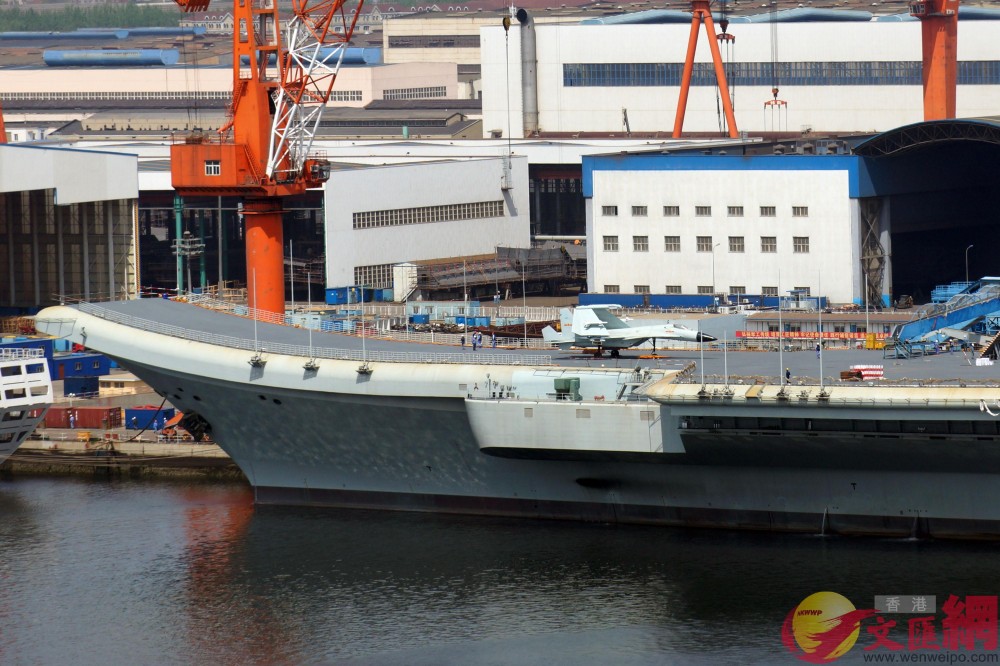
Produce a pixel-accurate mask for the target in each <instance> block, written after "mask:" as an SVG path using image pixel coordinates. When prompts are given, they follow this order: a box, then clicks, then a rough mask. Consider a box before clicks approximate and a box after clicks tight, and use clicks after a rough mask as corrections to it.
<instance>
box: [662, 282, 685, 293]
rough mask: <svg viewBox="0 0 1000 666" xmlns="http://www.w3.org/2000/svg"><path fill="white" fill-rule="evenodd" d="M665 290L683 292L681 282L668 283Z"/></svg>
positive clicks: (667, 291)
mask: <svg viewBox="0 0 1000 666" xmlns="http://www.w3.org/2000/svg"><path fill="white" fill-rule="evenodd" d="M663 292H664V293H665V294H679V293H681V286H680V285H679V284H668V285H667V286H666V287H665V288H664V290H663Z"/></svg>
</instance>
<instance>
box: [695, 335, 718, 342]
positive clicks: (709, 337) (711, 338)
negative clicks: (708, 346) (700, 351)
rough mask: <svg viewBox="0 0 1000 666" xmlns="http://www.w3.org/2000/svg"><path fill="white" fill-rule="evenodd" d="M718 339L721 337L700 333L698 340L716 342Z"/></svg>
mask: <svg viewBox="0 0 1000 666" xmlns="http://www.w3.org/2000/svg"><path fill="white" fill-rule="evenodd" d="M718 339H719V338H717V337H715V336H714V335H709V334H708V333H699V334H698V342H715V341H716V340H718Z"/></svg>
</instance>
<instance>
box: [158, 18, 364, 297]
mask: <svg viewBox="0 0 1000 666" xmlns="http://www.w3.org/2000/svg"><path fill="white" fill-rule="evenodd" d="M176 2H177V4H178V5H180V6H181V8H182V9H183V10H184V11H204V10H206V9H207V8H208V0H176ZM346 4H347V0H294V2H293V5H292V18H291V19H290V20H289V22H288V27H287V39H286V41H285V43H284V44H283V43H282V39H281V31H280V29H279V26H280V20H279V16H278V7H277V3H276V1H275V0H234V2H233V19H234V27H233V97H232V101H231V102H230V104H229V108H228V115H229V120H228V122H227V123H226V124H225V125H224V126H223V127H222V128H220V130H219V132H218V135H216V136H214V137H211V136H206V135H204V134H201V133H188V134H187V135H185V136H184V137H183V138H182V140H181V141H179V142H175V143H174V144H173V145H172V146H171V149H170V160H171V174H172V180H173V186H174V189H175V190H176V192H177V194H178V195H179V196H242V197H243V199H244V206H243V215H244V219H245V221H246V243H247V282H248V285H250V289H249V305H250V307H251V308H254V309H257V310H262V311H265V312H271V313H274V314H283V313H284V308H285V300H284V255H283V240H282V224H281V213H282V204H281V200H282V198H284V197H287V196H294V195H297V194H303V193H304V192H305V191H306V190H307V189H310V188H313V187H320V186H322V184H323V183H324V182H326V180H327V179H328V178H329V175H330V167H329V163H328V162H327V161H326V160H325V159H320V158H316V157H313V156H310V151H311V149H312V143H313V140H314V139H315V136H316V131H317V129H318V127H319V122H320V119H321V116H322V111H323V108H324V107H325V106H326V104H327V102H329V100H330V95H331V92H332V90H333V85H334V82H335V80H336V77H337V72H338V71H339V69H340V65H341V62H342V61H343V55H344V52H345V50H346V47H347V44H348V43H349V42H350V39H351V37H352V35H353V33H354V27H355V25H356V24H357V20H358V15H359V13H360V11H361V7H362V0H356V2H352V6H351V7H350V8H349V9H348V8H347V7H345V5H346Z"/></svg>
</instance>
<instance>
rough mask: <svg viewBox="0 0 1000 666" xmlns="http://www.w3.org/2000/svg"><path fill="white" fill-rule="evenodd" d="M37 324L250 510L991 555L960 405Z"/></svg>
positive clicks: (78, 317) (989, 440) (90, 320)
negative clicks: (651, 528)
mask: <svg viewBox="0 0 1000 666" xmlns="http://www.w3.org/2000/svg"><path fill="white" fill-rule="evenodd" d="M39 326H40V327H41V328H43V330H44V329H45V328H48V329H49V332H54V333H57V334H60V333H61V334H63V335H67V336H69V337H71V338H74V339H80V338H82V337H83V336H82V335H80V334H81V332H82V330H83V329H84V328H85V330H86V343H87V344H88V346H91V347H92V348H94V349H98V350H100V351H103V352H105V353H107V354H108V355H110V356H112V357H113V358H115V359H117V360H118V361H120V362H121V364H122V365H124V366H125V367H127V368H129V369H130V370H131V371H132V372H134V373H135V374H136V375H137V376H139V377H140V378H142V379H143V380H144V381H146V382H147V383H149V384H150V385H151V386H153V387H154V388H155V389H156V390H157V391H159V392H160V393H161V394H162V395H163V396H164V397H166V398H167V399H168V400H169V401H170V402H171V403H173V404H174V405H175V406H176V407H178V408H179V409H181V410H182V411H184V412H186V413H197V414H198V415H200V416H201V417H203V418H204V420H205V421H206V422H207V423H208V424H210V426H211V434H212V436H213V438H214V439H215V440H216V441H217V442H218V443H219V445H220V446H221V447H222V448H223V449H224V450H225V451H226V452H227V453H228V454H229V455H230V456H232V458H233V460H234V461H235V462H236V463H237V464H238V465H239V466H240V468H241V469H242V470H243V471H244V473H245V474H246V476H247V478H248V479H249V481H250V483H251V484H252V485H253V487H254V490H255V496H256V499H257V501H258V502H260V503H266V504H295V505H313V506H331V507H359V508H387V509H398V510H409V511H440V512H455V513H467V514H481V515H502V516H521V517H530V518H556V519H573V520H587V521H603V522H622V523H644V524H660V525H675V526H697V527H720V528H737V529H754V530H774V531H797V532H810V533H828V534H835V533H843V534H870V535H885V536H902V537H905V536H930V537H960V538H1000V484H998V483H997V481H998V473H1000V447H998V444H1000V435H998V434H997V433H998V430H997V426H996V424H995V423H993V422H992V421H990V420H987V417H985V416H982V415H981V414H980V413H979V410H978V409H975V410H974V411H975V414H974V416H973V415H972V414H971V412H969V410H968V405H969V404H972V405H976V404H977V403H976V400H977V398H970V397H969V396H970V395H972V394H973V389H958V388H956V389H953V390H951V391H952V392H951V393H948V394H947V395H946V396H945V398H942V400H939V401H935V400H932V399H930V398H927V399H926V400H924V399H921V400H920V401H919V402H918V401H916V400H915V399H914V398H912V397H911V396H910V394H909V393H905V392H904V395H903V397H902V398H901V399H900V400H897V403H898V404H897V406H895V407H893V406H888V407H883V406H879V405H880V403H879V402H878V401H879V400H881V399H882V397H881V396H880V395H879V392H880V391H881V389H858V390H857V391H855V392H854V393H852V390H851V389H846V388H844V389H841V388H838V389H835V390H834V391H833V397H832V398H829V397H827V396H825V395H824V396H823V397H822V399H821V397H820V396H819V395H818V394H815V392H814V394H812V395H810V396H805V395H803V396H801V397H800V396H796V399H795V400H794V401H787V400H786V401H777V400H775V399H774V397H773V396H771V395H769V394H767V392H766V391H763V390H760V389H759V388H749V387H743V388H742V389H741V391H743V392H744V393H745V395H743V394H737V395H736V396H730V395H728V394H727V397H725V398H723V399H710V400H708V399H702V398H701V397H700V396H699V394H698V393H697V388H698V387H697V386H683V385H671V386H667V387H666V388H662V389H660V395H658V394H657V392H656V391H655V390H654V391H650V392H649V395H651V396H652V398H653V399H652V400H648V399H645V400H644V399H642V396H638V399H636V400H635V401H628V400H615V399H614V398H615V396H619V395H621V394H620V393H619V392H617V391H616V390H615V386H625V384H623V383H622V382H623V380H622V378H621V376H620V375H621V373H619V372H618V371H615V370H610V369H608V370H603V369H592V370H584V369H580V368H577V369H573V370H572V371H571V374H572V375H574V376H576V377H579V378H580V386H581V388H580V392H581V394H582V398H581V399H580V400H579V401H572V402H571V401H568V400H555V399H553V398H552V397H550V396H551V394H548V393H546V391H552V390H553V378H557V379H558V378H560V377H563V376H564V374H562V373H563V370H562V369H560V368H555V367H543V368H523V367H513V366H512V367H501V366H497V365H483V364H480V363H462V362H460V361H459V362H455V361H454V360H451V361H448V362H442V363H436V364H420V363H413V362H399V363H394V362H376V363H373V364H372V366H371V370H370V372H368V373H365V372H358V370H359V367H358V363H357V362H352V361H346V360H322V361H321V363H320V367H319V369H318V370H312V371H311V370H308V369H305V368H304V367H303V365H304V363H305V361H307V360H308V359H307V358H303V357H295V356H294V355H292V354H286V353H275V352H272V353H270V354H268V355H267V358H266V359H265V360H266V364H264V365H256V366H255V365H252V364H250V363H249V360H250V353H249V352H247V351H246V350H245V348H243V349H234V348H232V347H227V346H225V345H220V344H214V343H213V342H212V341H207V342H201V341H190V340H178V339H176V338H174V337H170V336H168V335H163V334H159V333H150V332H147V331H143V330H140V329H137V328H135V327H132V326H127V325H123V324H120V323H114V322H111V321H108V320H107V319H105V318H102V317H95V316H91V315H88V314H81V313H79V312H77V311H75V310H73V309H72V308H51V309H49V310H46V311H45V312H43V313H42V314H41V315H40V316H39ZM268 344H269V348H270V349H272V350H274V349H275V348H276V347H275V346H274V343H270V342H269V343H268ZM487 382H490V384H489V386H491V387H492V386H497V385H498V386H499V387H500V388H499V391H498V390H497V389H495V388H490V389H486V386H487V385H488V384H487ZM609 383H610V385H609ZM661 384H662V382H661V383H660V384H657V386H660V385H661ZM609 386H610V388H609ZM511 387H513V390H511ZM484 389H485V390H484ZM865 390H868V391H869V393H870V394H871V395H869V394H866V393H865ZM929 390H930V389H929ZM685 391H686V392H687V393H685ZM963 391H964V392H965V393H962V392H963ZM498 393H502V394H503V398H499V397H498V396H497V394H498ZM928 395H930V394H928ZM975 395H979V394H978V393H976V394H975ZM605 398H607V399H605ZM838 401H840V402H838ZM835 404H840V405H841V406H839V407H837V406H833V405H835ZM761 415H764V416H761ZM772 417H773V418H772ZM727 418H731V419H732V420H731V421H726V419H727ZM699 419H701V421H699ZM838 419H839V421H838ZM920 419H925V420H926V423H925V424H924V425H920V426H919V428H917V429H915V430H914V431H913V432H907V431H906V430H907V428H909V427H910V426H909V425H908V424H910V423H911V422H915V421H919V420H920ZM974 419H975V422H976V424H977V425H976V426H975V427H969V428H966V430H967V432H966V431H964V430H963V429H962V427H961V424H968V423H969V422H972V421H973V420H974ZM869 421H871V422H873V423H875V424H876V428H875V430H866V428H867V427H868V426H867V425H866V424H867V423H868V422H869ZM772 422H773V423H772ZM775 424H777V425H775ZM851 424H853V425H851ZM942 424H944V425H942ZM883 426H885V428H886V431H884V432H882V431H879V428H882V427H883ZM890 426H891V427H890ZM771 427H778V428H783V430H780V431H769V430H767V429H768V428H771ZM819 428H828V429H830V430H826V431H818V429H819ZM942 428H943V430H942Z"/></svg>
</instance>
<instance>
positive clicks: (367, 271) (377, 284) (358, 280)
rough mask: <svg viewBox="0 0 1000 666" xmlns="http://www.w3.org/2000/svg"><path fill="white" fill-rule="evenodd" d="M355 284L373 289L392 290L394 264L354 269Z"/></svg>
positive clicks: (356, 267)
mask: <svg viewBox="0 0 1000 666" xmlns="http://www.w3.org/2000/svg"><path fill="white" fill-rule="evenodd" d="M354 284H359V285H364V286H365V287H370V288H372V289H391V288H392V264H375V265H372V266H355V267H354Z"/></svg>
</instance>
